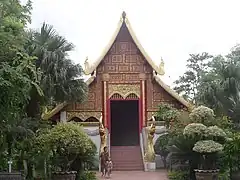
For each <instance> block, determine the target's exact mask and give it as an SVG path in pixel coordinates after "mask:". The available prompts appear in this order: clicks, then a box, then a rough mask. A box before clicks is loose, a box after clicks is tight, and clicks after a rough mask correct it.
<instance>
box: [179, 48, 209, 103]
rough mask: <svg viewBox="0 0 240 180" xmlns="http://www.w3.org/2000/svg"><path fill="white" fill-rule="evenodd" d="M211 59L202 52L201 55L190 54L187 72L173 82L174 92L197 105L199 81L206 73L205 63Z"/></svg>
mask: <svg viewBox="0 0 240 180" xmlns="http://www.w3.org/2000/svg"><path fill="white" fill-rule="evenodd" d="M211 58H212V56H211V55H209V54H208V53H206V52H204V53H201V54H190V58H189V59H188V60H187V71H186V72H185V73H184V74H183V75H182V76H180V77H179V79H178V80H176V81H175V84H176V86H175V87H174V90H176V91H177V92H178V93H180V94H182V95H183V96H184V97H185V98H187V99H189V100H190V101H191V102H193V103H194V104H195V105H198V96H197V95H198V94H197V93H198V90H199V89H200V80H201V78H202V75H203V74H204V73H205V71H207V63H208V61H209V60H210V59H211Z"/></svg>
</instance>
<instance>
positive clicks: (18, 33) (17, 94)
mask: <svg viewBox="0 0 240 180" xmlns="http://www.w3.org/2000/svg"><path fill="white" fill-rule="evenodd" d="M30 11H31V2H30V1H28V2H27V4H26V5H22V4H20V2H19V1H18V0H11V1H9V0H3V1H1V2H0V16H1V17H0V19H1V20H0V46H1V49H0V92H1V93H0V111H1V114H0V125H1V130H0V134H1V140H2V141H1V154H2V156H1V160H2V161H3V166H2V168H3V169H5V168H6V161H7V159H8V160H9V159H11V160H13V168H16V166H17V167H18V169H19V168H20V165H19V164H20V163H19V162H21V163H22V162H23V161H24V160H25V158H26V151H25V150H26V148H25V147H26V145H27V144H28V143H29V142H30V139H31V138H32V137H33V135H34V132H33V127H34V125H33V121H32V119H31V118H27V117H26V114H25V107H26V104H27V103H28V101H29V96H30V91H31V90H33V89H34V90H35V91H36V93H37V94H38V95H39V96H43V92H42V90H41V89H40V87H39V82H38V79H37V77H38V71H37V70H36V67H35V65H34V63H33V62H34V60H35V57H32V56H30V55H29V54H27V53H26V52H25V49H24V44H25V43H26V32H25V28H26V24H27V23H28V22H30Z"/></svg>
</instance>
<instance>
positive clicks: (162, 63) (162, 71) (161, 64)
mask: <svg viewBox="0 0 240 180" xmlns="http://www.w3.org/2000/svg"><path fill="white" fill-rule="evenodd" d="M164 65H165V63H164V61H163V58H162V57H161V62H160V64H159V67H158V68H159V71H158V72H159V75H164V74H165V70H164Z"/></svg>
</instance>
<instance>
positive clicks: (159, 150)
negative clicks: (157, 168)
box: [154, 134, 169, 168]
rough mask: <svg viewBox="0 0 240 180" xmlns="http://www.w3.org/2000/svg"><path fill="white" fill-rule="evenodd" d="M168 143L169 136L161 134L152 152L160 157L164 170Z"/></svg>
mask: <svg viewBox="0 0 240 180" xmlns="http://www.w3.org/2000/svg"><path fill="white" fill-rule="evenodd" d="M168 142H169V135H168V134H163V135H161V136H159V137H158V139H157V140H156V142H155V144H154V151H155V153H156V154H158V155H160V156H161V157H162V160H163V163H164V167H165V168H166V166H167V165H166V158H167V155H168V153H169V149H168Z"/></svg>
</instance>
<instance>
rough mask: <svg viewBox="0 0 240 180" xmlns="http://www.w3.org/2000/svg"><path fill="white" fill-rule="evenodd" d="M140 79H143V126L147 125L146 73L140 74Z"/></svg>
mask: <svg viewBox="0 0 240 180" xmlns="http://www.w3.org/2000/svg"><path fill="white" fill-rule="evenodd" d="M139 79H140V80H141V101H142V127H145V126H146V89H145V81H146V75H145V74H139Z"/></svg>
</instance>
